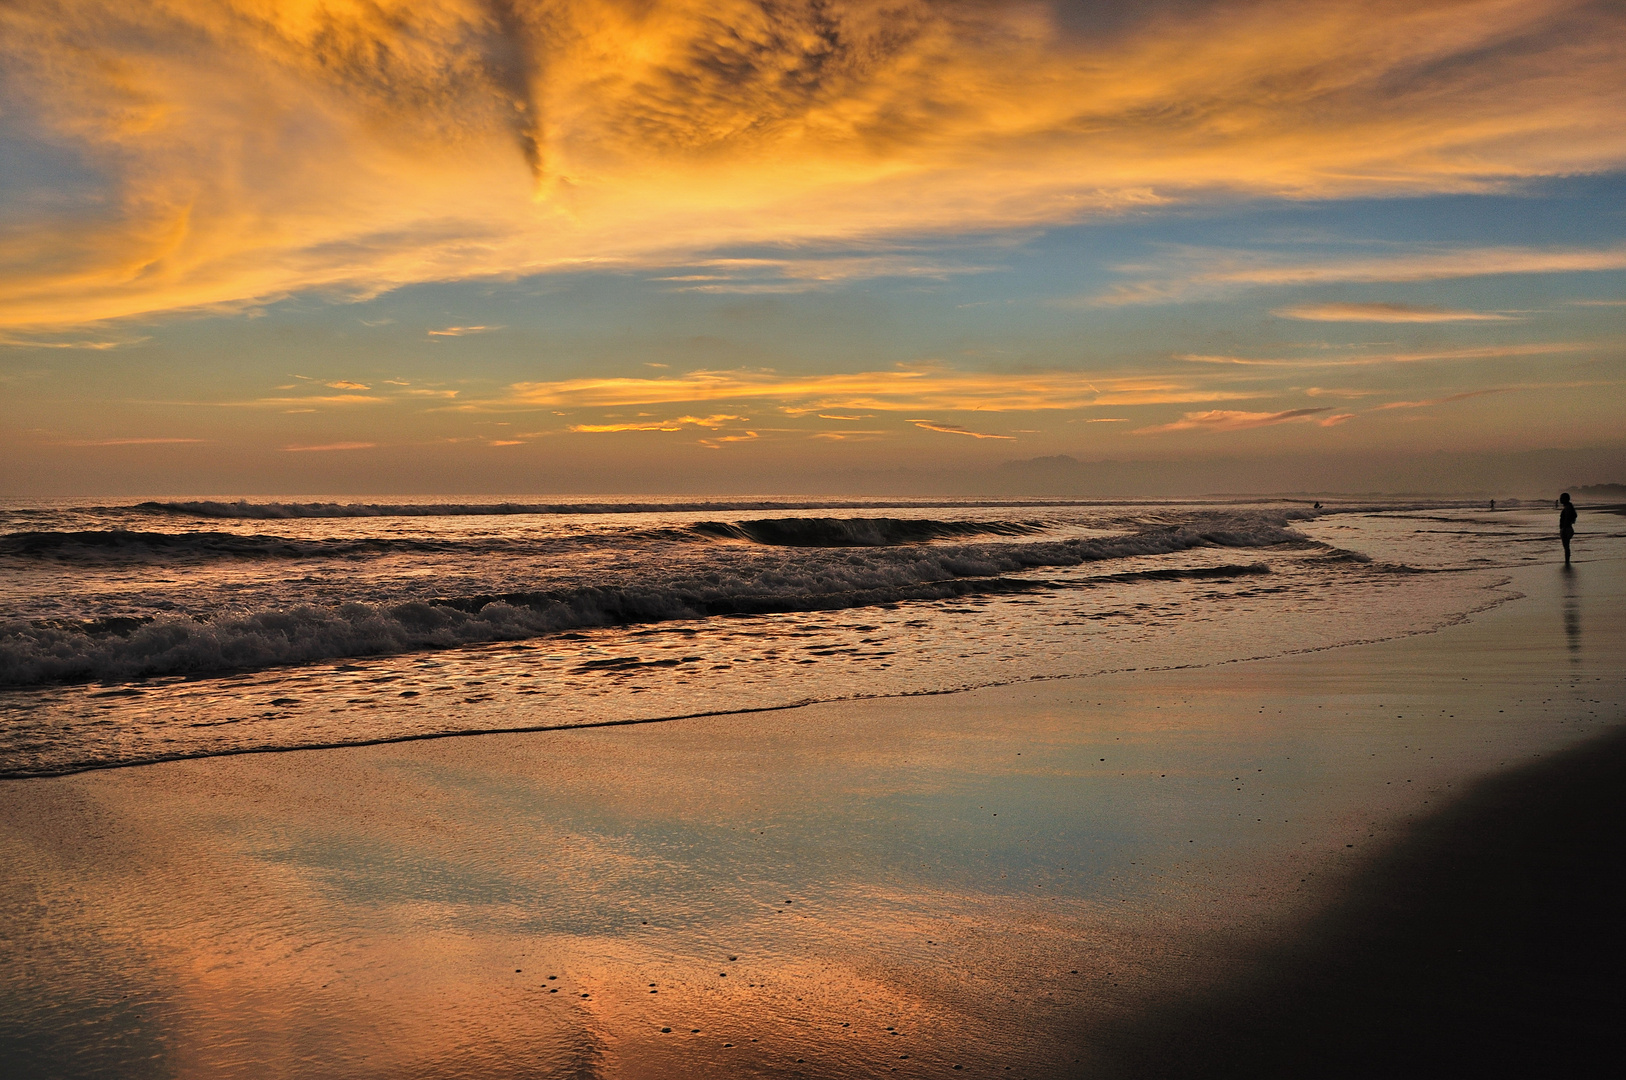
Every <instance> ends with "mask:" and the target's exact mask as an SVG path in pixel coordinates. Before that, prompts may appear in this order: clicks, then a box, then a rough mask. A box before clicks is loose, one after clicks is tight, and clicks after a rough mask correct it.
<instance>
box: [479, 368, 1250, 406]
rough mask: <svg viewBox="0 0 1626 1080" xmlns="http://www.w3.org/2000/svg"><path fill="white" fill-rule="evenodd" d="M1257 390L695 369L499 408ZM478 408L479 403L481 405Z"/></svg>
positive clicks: (1106, 379) (543, 392)
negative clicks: (666, 376)
mask: <svg viewBox="0 0 1626 1080" xmlns="http://www.w3.org/2000/svg"><path fill="white" fill-rule="evenodd" d="M1248 396H1251V395H1250V394H1249V393H1246V392H1241V391H1233V390H1226V389H1216V388H1215V387H1213V386H1207V385H1202V381H1201V380H1200V379H1196V378H1186V379H1182V378H1177V377H1171V376H1133V377H1126V376H1108V375H1103V374H1098V373H1093V372H1088V373H1087V372H1048V373H1039V374H1033V373H1015V374H1006V373H986V372H967V371H955V370H952V369H949V368H943V367H936V366H918V367H909V368H898V369H895V370H892V371H861V372H850V373H833V374H822V375H821V374H814V375H788V374H781V373H779V372H774V371H761V370H757V371H751V370H744V371H739V370H736V371H694V372H689V373H688V374H686V375H679V376H673V377H670V378H659V379H644V378H610V379H563V380H559V381H555V382H526V383H516V384H514V385H513V386H511V387H510V388H509V392H508V394H507V396H506V397H505V398H503V399H501V400H499V401H497V402H492V403H490V407H503V408H513V407H516V406H533V407H542V408H558V407H561V406H563V407H570V408H622V407H631V406H640V405H641V406H651V405H670V404H680V403H681V404H691V403H700V402H724V401H761V402H765V403H769V404H771V405H772V406H773V407H775V408H779V409H782V410H785V411H787V412H790V413H792V414H796V413H815V414H817V413H821V412H824V411H826V410H831V409H839V410H844V411H845V410H853V411H861V410H873V411H900V412H918V411H923V410H927V409H930V410H935V411H961V410H965V411H971V410H987V411H1014V410H1048V409H1071V408H1078V407H1080V406H1084V405H1149V404H1166V403H1170V402H1176V403H1178V402H1187V401H1191V402H1196V401H1223V400H1229V399H1235V398H1241V397H1248ZM472 407H474V406H472V405H471V408H472Z"/></svg>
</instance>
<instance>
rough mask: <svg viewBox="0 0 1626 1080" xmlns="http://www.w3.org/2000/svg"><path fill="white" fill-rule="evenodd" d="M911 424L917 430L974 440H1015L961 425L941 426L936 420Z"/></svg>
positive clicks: (914, 421) (918, 421)
mask: <svg viewBox="0 0 1626 1080" xmlns="http://www.w3.org/2000/svg"><path fill="white" fill-rule="evenodd" d="M909 423H911V424H913V425H915V427H917V428H924V429H926V430H927V431H941V432H944V433H946V434H949V435H969V436H971V437H972V438H973V439H1014V438H1015V436H1013V435H990V434H989V433H988V432H986V431H972V430H971V429H970V428H963V427H961V426H960V425H959V424H940V423H938V422H937V421H935V420H911V421H909Z"/></svg>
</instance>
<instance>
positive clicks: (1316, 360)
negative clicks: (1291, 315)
mask: <svg viewBox="0 0 1626 1080" xmlns="http://www.w3.org/2000/svg"><path fill="white" fill-rule="evenodd" d="M1593 347H1594V346H1591V345H1587V344H1585V343H1582V342H1570V341H1552V342H1532V343H1530V344H1525V345H1482V346H1474V347H1469V348H1461V349H1420V350H1416V351H1412V352H1379V353H1365V354H1362V355H1358V356H1345V357H1336V358H1328V357H1324V356H1294V357H1254V356H1227V355H1224V354H1204V353H1178V354H1176V355H1175V356H1174V359H1176V360H1183V361H1186V362H1188V363H1193V364H1216V365H1229V366H1234V367H1257V368H1293V369H1298V370H1309V369H1314V368H1342V367H1367V366H1371V365H1376V364H1425V363H1432V362H1436V361H1454V360H1494V359H1499V358H1503V357H1515V356H1553V355H1557V354H1560V353H1573V352H1584V351H1586V350H1588V349H1590V348H1593Z"/></svg>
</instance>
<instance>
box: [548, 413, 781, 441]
mask: <svg viewBox="0 0 1626 1080" xmlns="http://www.w3.org/2000/svg"><path fill="white" fill-rule="evenodd" d="M748 419H749V418H748V417H744V416H727V415H724V414H722V413H717V414H715V415H712V416H679V417H676V418H674V419H671V420H625V421H612V422H610V423H607V424H571V425H570V427H569V429H568V430H570V431H574V432H580V433H604V432H615V431H682V430H683V429H684V428H685V427H687V426H693V427H702V428H720V427H723V426H724V425H726V424H729V423H731V422H739V423H744V422H746V421H747V420H748ZM754 437H755V436H753V438H754Z"/></svg>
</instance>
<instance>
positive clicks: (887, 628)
mask: <svg viewBox="0 0 1626 1080" xmlns="http://www.w3.org/2000/svg"><path fill="white" fill-rule="evenodd" d="M1551 516H1552V515H1551V514H1549V513H1547V512H1546V511H1545V508H1540V510H1539V511H1538V510H1537V508H1533V507H1532V508H1528V509H1526V510H1518V509H1515V510H1513V511H1511V512H1509V511H1507V510H1506V509H1505V507H1504V510H1502V511H1498V512H1496V513H1494V514H1492V513H1489V512H1487V511H1486V510H1485V509H1484V508H1483V507H1482V506H1478V505H1474V506H1469V505H1466V504H1462V503H1454V502H1438V501H1436V502H1433V503H1421V502H1414V503H1402V502H1393V501H1391V502H1386V503H1365V504H1360V503H1343V504H1336V505H1329V506H1327V507H1324V508H1321V509H1316V508H1315V507H1314V506H1313V505H1311V504H1310V503H1309V502H1308V501H1296V500H1292V501H1267V502H1237V501H1219V500H1208V501H1203V502H1188V503H1147V502H1129V503H1124V502H1119V503H1082V502H1065V501H1021V502H1011V501H968V500H961V501H952V500H951V501H918V500H916V501H910V500H851V499H848V500H836V499H827V500H818V499H809V500H795V501H792V500H773V499H752V500H741V499H734V500H722V499H710V500H708V499H689V500H667V501H654V500H631V499H575V500H564V499H559V500H550V501H542V500H538V499H506V500H504V499H485V500H471V499H459V500H452V499H445V498H433V497H421V498H410V499H408V498H399V497H396V498H390V499H376V498H346V499H329V500H321V501H310V500H304V501H296V500H288V499H266V498H259V499H236V498H217V499H208V500H176V499H145V500H129V501H125V502H120V503H116V504H106V505H91V504H89V503H87V502H85V501H76V500H55V501H39V500H36V501H22V500H11V501H9V502H8V503H6V504H4V505H0V776H25V775H49V774H60V773H68V772H75V771H80V770H84V769H92V768H105V767H111V766H119V765H129V764H137V763H141V762H150V761H159V760H166V759H173V758H181V757H203V756H210V755H217V754H229V753H241V752H250V751H272V750H286V749H293V748H298V747H311V746H336V745H346V744H356V743H368V742H379V741H385V740H392V739H409V738H421V737H430V736H438V735H451V734H463V733H474V732H481V731H499V730H518V729H528V728H547V727H559V726H569V725H583V724H607V723H634V722H642V721H653V720H660V719H667V718H674V717H682V716H692V715H697V714H704V713H713V712H721V711H742V710H751V709H774V708H783V707H786V706H790V705H795V704H798V703H803V702H811V701H832V700H843V699H850V698H859V697H866V696H875V695H900V694H931V693H941V692H947V691H952V690H956V689H963V688H968V687H973V686H983V685H992V684H998V683H1010V682H1019V681H1023V680H1030V679H1041V678H1059V677H1067V676H1078V675H1088V674H1092V673H1100V672H1106V671H1124V670H1135V669H1146V668H1158V667H1171V666H1183V665H1197V664H1217V663H1226V662H1230V661H1236V660H1242V659H1248V658H1255V657H1264V656H1275V655H1282V654H1286V653H1291V652H1298V651H1305V650H1312V649H1322V648H1329V647H1334V646H1338V645H1342V644H1349V643H1353V642H1359V641H1373V640H1379V639H1383V638H1390V637H1395V636H1398V635H1403V634H1412V633H1421V632H1427V631H1429V630H1433V629H1437V628H1438V627H1440V626H1443V625H1446V624H1448V623H1451V622H1453V621H1457V620H1460V619H1461V618H1462V617H1463V616H1464V615H1465V614H1466V613H1468V612H1471V611H1474V610H1479V609H1482V608H1484V607H1486V606H1489V605H1491V604H1494V603H1497V602H1500V601H1501V600H1503V599H1506V598H1508V597H1509V596H1510V595H1511V594H1510V593H1509V592H1508V591H1507V590H1506V589H1505V588H1503V586H1504V585H1505V584H1506V581H1507V575H1506V570H1507V569H1508V568H1510V567H1512V566H1515V565H1518V564H1521V563H1526V562H1531V561H1538V560H1542V559H1550V558H1551V557H1552V556H1553V551H1552V550H1549V549H1550V548H1552V547H1553V544H1552V541H1551V537H1550V535H1549V534H1550V533H1551V532H1552V531H1553V529H1552V523H1551V522H1550V521H1549V520H1548V519H1549V518H1550V517H1551Z"/></svg>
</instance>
